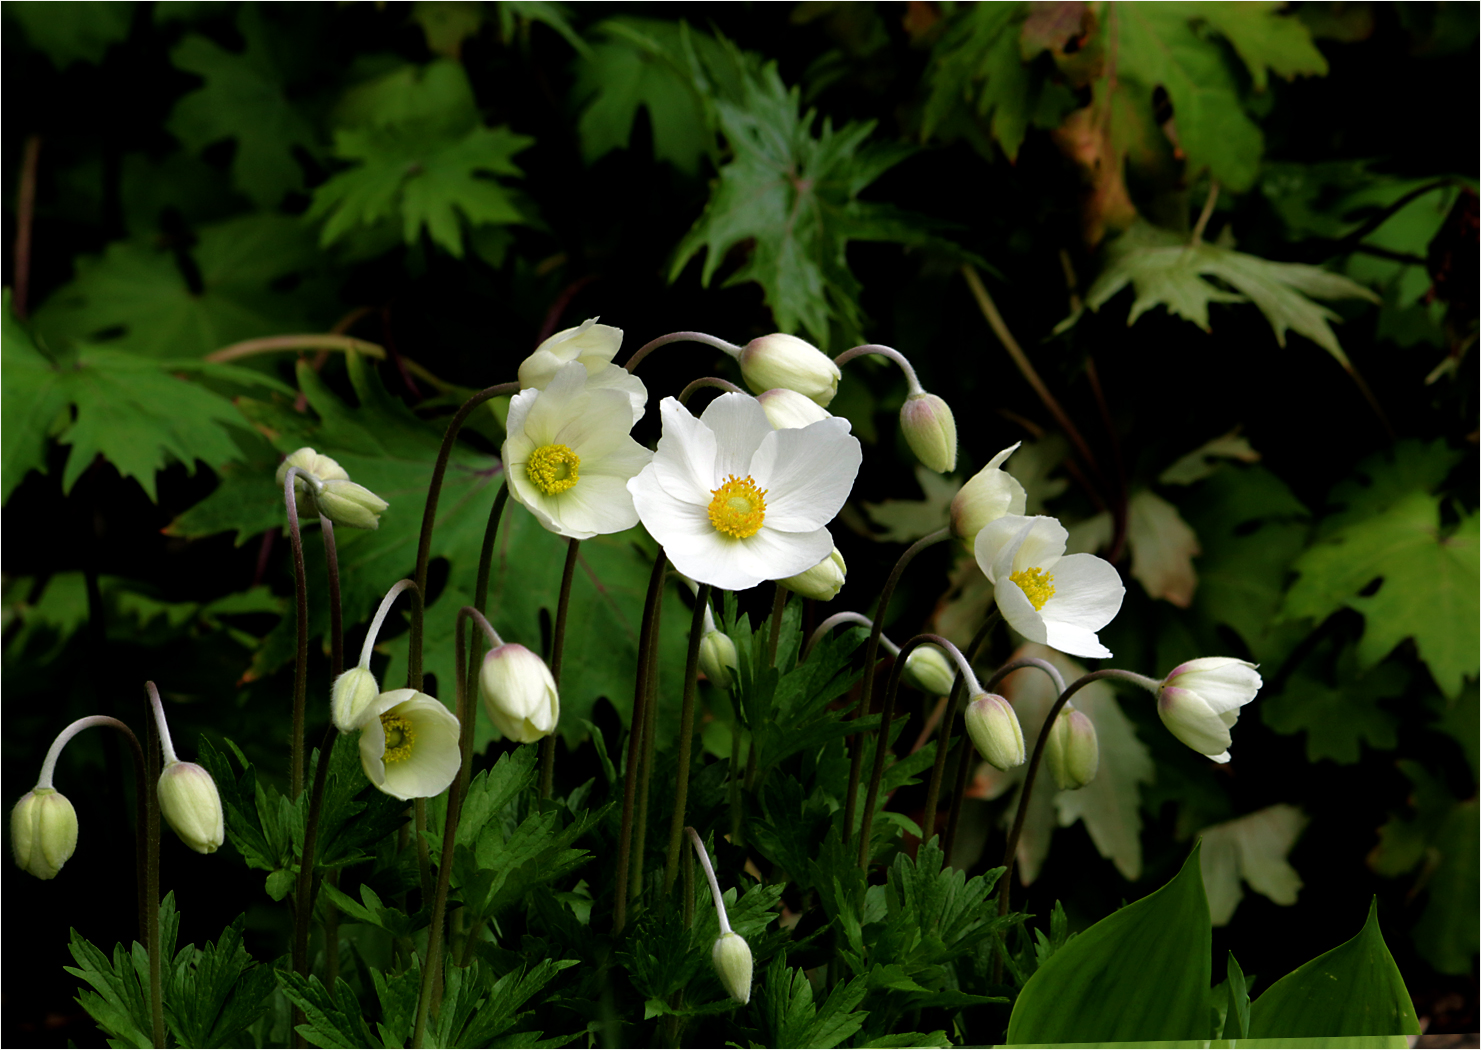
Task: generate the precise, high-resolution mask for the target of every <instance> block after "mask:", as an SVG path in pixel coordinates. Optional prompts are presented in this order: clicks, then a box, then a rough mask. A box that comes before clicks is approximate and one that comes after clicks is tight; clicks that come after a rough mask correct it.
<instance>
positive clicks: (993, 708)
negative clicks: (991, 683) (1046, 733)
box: [965, 693, 1028, 770]
mask: <svg viewBox="0 0 1481 1050" xmlns="http://www.w3.org/2000/svg"><path fill="white" fill-rule="evenodd" d="M965 718H966V722H967V735H968V736H970V737H971V738H972V746H974V747H975V748H977V753H978V754H979V755H981V756H982V757H983V758H984V759H986V760H987V761H988V762H989V763H990V764H991V765H993V766H995V767H996V768H998V769H1004V770H1006V769H1013V768H1014V767H1016V766H1021V765H1023V763H1024V762H1025V761H1027V759H1028V755H1027V753H1026V752H1025V750H1024V746H1023V727H1022V726H1020V725H1019V724H1018V715H1017V714H1016V713H1015V712H1014V710H1013V706H1012V705H1011V704H1009V703H1008V701H1007V700H1004V699H1003V698H1002V697H1001V696H998V695H997V694H996V693H982V694H980V695H979V696H977V697H976V698H975V699H973V701H972V702H971V703H970V704H968V705H967V712H966V715H965Z"/></svg>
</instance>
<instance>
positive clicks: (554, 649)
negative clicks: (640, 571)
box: [540, 539, 581, 798]
mask: <svg viewBox="0 0 1481 1050" xmlns="http://www.w3.org/2000/svg"><path fill="white" fill-rule="evenodd" d="M580 551H581V541H580V540H577V539H569V540H567V541H566V566H565V568H564V569H563V570H562V571H561V593H560V599H559V601H557V602H556V606H555V630H554V631H553V632H552V634H551V638H550V677H551V678H552V679H554V680H555V687H556V689H560V684H561V657H563V656H564V655H565V651H566V613H567V611H568V610H569V609H570V607H571V578H572V577H573V576H574V575H575V573H576V557H577V555H578V554H579V553H580ZM555 737H556V730H551V733H550V735H549V736H547V737H546V738H545V739H544V740H542V741H540V797H541V798H549V797H550V793H551V791H552V790H553V789H554V787H555Z"/></svg>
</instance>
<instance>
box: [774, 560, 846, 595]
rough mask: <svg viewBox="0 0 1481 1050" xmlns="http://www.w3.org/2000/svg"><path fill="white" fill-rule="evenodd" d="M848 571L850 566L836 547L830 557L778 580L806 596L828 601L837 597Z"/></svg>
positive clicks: (789, 588) (791, 589)
mask: <svg viewBox="0 0 1481 1050" xmlns="http://www.w3.org/2000/svg"><path fill="white" fill-rule="evenodd" d="M847 572H848V566H846V565H845V564H844V563H843V555H842V554H839V553H838V548H837V547H834V548H833V551H832V553H831V554H829V555H828V557H826V558H824V559H823V560H822V561H820V562H818V563H817V564H816V565H814V566H813V567H812V568H811V569H808V570H807V571H806V572H799V573H798V574H797V575H796V576H788V577H787V578H786V579H785V580H778V581H777V583H779V584H781V585H782V586H783V587H785V588H787V590H789V591H795V592H796V593H798V594H800V595H802V596H803V597H804V598H813V599H815V600H817V601H820V602H826V601H832V600H833V599H834V598H836V597H837V596H838V592H839V591H841V590H842V589H843V579H844V576H845V574H846V573H847Z"/></svg>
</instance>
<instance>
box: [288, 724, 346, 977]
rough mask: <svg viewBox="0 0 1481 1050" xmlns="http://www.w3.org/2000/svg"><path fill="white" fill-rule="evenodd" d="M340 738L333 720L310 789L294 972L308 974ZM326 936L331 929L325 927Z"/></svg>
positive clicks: (300, 866) (300, 868) (295, 919)
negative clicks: (323, 834) (323, 823)
mask: <svg viewBox="0 0 1481 1050" xmlns="http://www.w3.org/2000/svg"><path fill="white" fill-rule="evenodd" d="M338 735H339V730H338V729H336V728H335V725H334V723H333V722H332V721H331V722H330V723H329V725H328V726H327V727H326V728H325V730H324V740H323V742H322V743H320V744H319V758H318V761H317V762H316V763H315V764H314V786H313V787H312V788H311V789H310V790H309V812H308V819H307V820H306V821H305V822H304V828H303V854H302V856H301V857H300V858H299V862H298V882H297V888H296V889H295V891H294V906H293V972H294V973H296V974H298V975H299V976H300V977H305V978H306V977H308V975H309V928H310V926H311V925H312V924H313V918H314V854H315V851H316V849H317V847H318V843H319V817H320V814H321V813H322V811H323V806H324V785H325V784H326V783H327V782H328V779H329V756H330V755H331V753H332V752H333V750H334V741H335V739H336V737H338ZM325 933H326V936H327V934H328V930H327V928H326V931H325Z"/></svg>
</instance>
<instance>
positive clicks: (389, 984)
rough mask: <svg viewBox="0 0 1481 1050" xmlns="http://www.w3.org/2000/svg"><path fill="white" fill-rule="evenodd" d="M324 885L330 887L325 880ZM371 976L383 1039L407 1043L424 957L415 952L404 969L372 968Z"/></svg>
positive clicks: (395, 1043)
mask: <svg viewBox="0 0 1481 1050" xmlns="http://www.w3.org/2000/svg"><path fill="white" fill-rule="evenodd" d="M324 888H325V889H330V888H331V887H330V886H329V884H328V883H325V884H324ZM403 936H405V935H404V934H403ZM370 979H371V980H372V981H373V982H374V983H375V997H376V999H377V1000H378V1001H379V1002H380V1004H381V1019H380V1020H379V1021H378V1022H376V1026H375V1030H376V1031H377V1032H378V1033H380V1037H381V1042H382V1043H383V1044H384V1045H386V1046H406V1045H407V1044H408V1043H409V1042H410V1041H411V1036H412V1031H413V1029H414V1028H415V1027H416V1019H417V1000H418V999H419V998H421V991H422V965H421V960H420V959H418V958H417V957H416V956H412V960H411V965H410V966H409V967H407V968H406V969H405V970H403V971H402V972H401V973H393V974H387V973H385V972H383V971H381V970H371V971H370Z"/></svg>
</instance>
